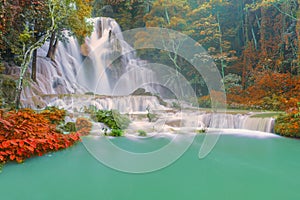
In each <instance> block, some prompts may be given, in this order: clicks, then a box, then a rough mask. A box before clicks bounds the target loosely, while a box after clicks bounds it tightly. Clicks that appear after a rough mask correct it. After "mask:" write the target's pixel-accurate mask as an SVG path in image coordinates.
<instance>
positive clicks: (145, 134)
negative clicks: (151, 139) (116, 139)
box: [137, 130, 147, 136]
mask: <svg viewBox="0 0 300 200" xmlns="http://www.w3.org/2000/svg"><path fill="white" fill-rule="evenodd" d="M137 132H138V134H139V136H147V133H146V131H144V130H138V131H137Z"/></svg>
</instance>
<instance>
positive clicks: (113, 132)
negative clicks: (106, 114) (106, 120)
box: [109, 129, 124, 137]
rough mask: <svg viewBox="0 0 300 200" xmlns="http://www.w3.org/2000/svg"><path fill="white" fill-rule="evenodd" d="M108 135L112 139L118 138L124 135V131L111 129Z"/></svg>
mask: <svg viewBox="0 0 300 200" xmlns="http://www.w3.org/2000/svg"><path fill="white" fill-rule="evenodd" d="M109 135H110V136H113V137H120V136H123V135H124V131H123V130H121V129H111V132H110V134H109Z"/></svg>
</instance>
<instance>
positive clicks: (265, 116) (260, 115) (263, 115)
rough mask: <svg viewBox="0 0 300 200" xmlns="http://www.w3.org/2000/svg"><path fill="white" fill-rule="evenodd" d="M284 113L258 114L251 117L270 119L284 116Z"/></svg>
mask: <svg viewBox="0 0 300 200" xmlns="http://www.w3.org/2000/svg"><path fill="white" fill-rule="evenodd" d="M282 113H283V112H267V113H258V114H255V115H251V118H270V117H277V116H278V115H280V114H282Z"/></svg>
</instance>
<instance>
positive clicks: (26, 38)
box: [15, 0, 58, 110]
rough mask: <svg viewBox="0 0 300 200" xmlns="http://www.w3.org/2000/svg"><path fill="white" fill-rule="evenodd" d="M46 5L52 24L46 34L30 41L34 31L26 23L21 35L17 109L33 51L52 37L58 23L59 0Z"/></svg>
mask: <svg viewBox="0 0 300 200" xmlns="http://www.w3.org/2000/svg"><path fill="white" fill-rule="evenodd" d="M46 5H47V6H48V9H49V14H50V19H51V26H50V27H49V28H48V29H47V30H46V33H45V34H44V36H43V37H42V38H40V39H39V40H38V41H35V42H33V43H32V42H31V41H30V39H31V35H32V32H31V31H29V28H28V26H26V25H25V29H24V31H23V32H22V33H21V34H20V35H19V41H20V43H21V44H22V46H23V48H22V58H21V67H20V68H21V69H20V75H19V80H18V83H17V86H16V98H15V106H16V109H17V110H18V109H19V106H20V99H21V93H22V89H23V80H24V76H25V73H26V71H27V69H28V67H29V63H30V61H31V59H32V55H33V52H34V51H35V50H36V49H38V48H39V47H41V46H42V45H43V44H44V43H45V42H46V40H47V39H48V38H49V37H50V35H51V33H52V32H53V30H55V28H56V25H57V18H56V17H55V10H56V9H57V8H58V4H57V2H56V1H54V0H52V1H49V2H48V3H47V4H46Z"/></svg>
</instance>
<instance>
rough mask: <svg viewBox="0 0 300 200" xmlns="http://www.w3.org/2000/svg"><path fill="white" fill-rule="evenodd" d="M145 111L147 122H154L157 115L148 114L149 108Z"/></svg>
mask: <svg viewBox="0 0 300 200" xmlns="http://www.w3.org/2000/svg"><path fill="white" fill-rule="evenodd" d="M146 110H147V115H146V116H147V118H148V121H149V122H154V121H155V120H156V119H157V115H156V114H154V113H151V112H150V107H149V106H148V107H147V108H146Z"/></svg>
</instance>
